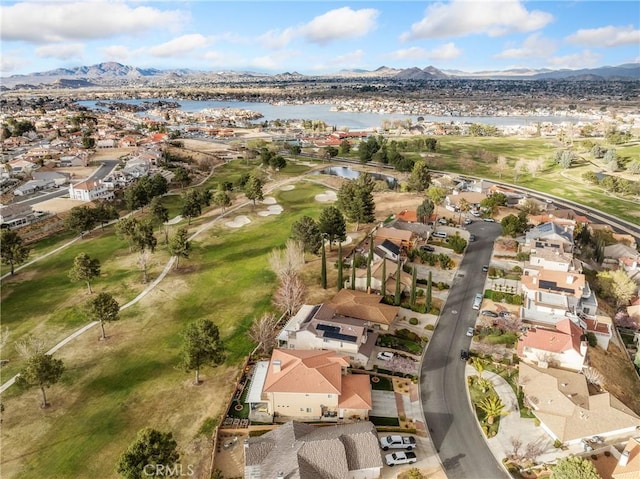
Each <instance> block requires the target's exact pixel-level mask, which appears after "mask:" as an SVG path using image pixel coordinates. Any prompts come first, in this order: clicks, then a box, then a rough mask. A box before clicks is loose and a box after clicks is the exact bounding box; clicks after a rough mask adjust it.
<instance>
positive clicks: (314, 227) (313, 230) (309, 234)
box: [291, 216, 322, 254]
mask: <svg viewBox="0 0 640 479" xmlns="http://www.w3.org/2000/svg"><path fill="white" fill-rule="evenodd" d="M291 237H292V238H293V239H294V240H296V241H299V242H300V243H302V245H303V247H304V250H305V251H306V252H307V253H314V254H315V253H317V252H318V250H319V249H320V245H321V244H322V233H320V228H319V227H318V223H316V222H315V220H314V219H313V218H311V217H310V216H303V217H302V218H300V219H299V220H298V221H295V222H294V223H293V225H291Z"/></svg>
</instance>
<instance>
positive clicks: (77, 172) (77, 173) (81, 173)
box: [54, 166, 96, 183]
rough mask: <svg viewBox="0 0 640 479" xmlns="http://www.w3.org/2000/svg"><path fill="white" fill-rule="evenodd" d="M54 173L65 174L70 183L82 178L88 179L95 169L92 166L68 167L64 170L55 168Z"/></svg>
mask: <svg viewBox="0 0 640 479" xmlns="http://www.w3.org/2000/svg"><path fill="white" fill-rule="evenodd" d="M54 171H55V172H56V173H65V174H67V175H69V178H70V179H71V182H72V183H73V182H77V181H79V180H82V179H84V178H88V177H89V176H90V175H91V174H92V173H93V172H94V171H96V168H95V167H94V166H69V167H64V168H56V169H55V170H54Z"/></svg>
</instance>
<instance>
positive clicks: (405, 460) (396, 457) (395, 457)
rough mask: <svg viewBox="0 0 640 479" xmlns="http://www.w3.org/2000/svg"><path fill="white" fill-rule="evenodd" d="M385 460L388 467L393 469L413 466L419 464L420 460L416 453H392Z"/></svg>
mask: <svg viewBox="0 0 640 479" xmlns="http://www.w3.org/2000/svg"><path fill="white" fill-rule="evenodd" d="M384 460H385V462H386V463H387V466H392V467H393V466H398V465H400V464H413V463H414V462H417V460H418V458H417V457H416V453H415V452H392V453H391V454H387V455H386V456H384Z"/></svg>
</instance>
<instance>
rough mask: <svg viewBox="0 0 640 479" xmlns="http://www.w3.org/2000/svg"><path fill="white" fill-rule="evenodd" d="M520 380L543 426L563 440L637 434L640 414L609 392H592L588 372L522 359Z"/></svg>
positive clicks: (639, 425) (547, 431)
mask: <svg viewBox="0 0 640 479" xmlns="http://www.w3.org/2000/svg"><path fill="white" fill-rule="evenodd" d="M519 369H520V372H519V376H518V381H519V384H520V386H521V387H522V390H523V392H524V395H525V399H526V400H527V403H528V404H529V405H530V406H531V408H532V410H533V412H534V414H535V415H536V417H537V418H538V419H539V420H540V426H541V427H542V428H543V429H544V431H545V432H546V433H547V434H549V436H551V438H552V439H554V440H555V439H557V440H559V441H560V442H562V443H564V444H567V445H571V444H579V443H580V441H581V440H582V439H585V438H591V437H593V436H601V437H609V436H619V435H624V434H633V432H634V431H635V430H636V428H638V427H640V417H638V415H637V414H636V413H634V412H633V411H632V410H631V409H629V408H628V407H627V406H625V405H624V404H623V403H622V402H621V401H620V400H618V399H617V398H616V397H615V396H613V395H612V394H611V393H609V392H603V393H597V394H589V387H588V385H587V380H586V378H585V377H584V375H582V374H579V373H575V372H572V371H566V370H563V369H555V368H548V369H543V368H538V367H535V366H532V365H529V364H527V363H526V362H522V363H520V364H519Z"/></svg>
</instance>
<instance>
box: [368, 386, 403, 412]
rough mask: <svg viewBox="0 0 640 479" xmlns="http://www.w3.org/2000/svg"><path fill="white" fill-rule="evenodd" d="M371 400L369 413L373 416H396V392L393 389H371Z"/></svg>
mask: <svg viewBox="0 0 640 479" xmlns="http://www.w3.org/2000/svg"><path fill="white" fill-rule="evenodd" d="M371 402H373V408H372V409H371V412H370V413H369V415H370V416H374V417H398V407H397V406H396V393H394V392H393V391H376V390H373V391H371Z"/></svg>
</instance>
